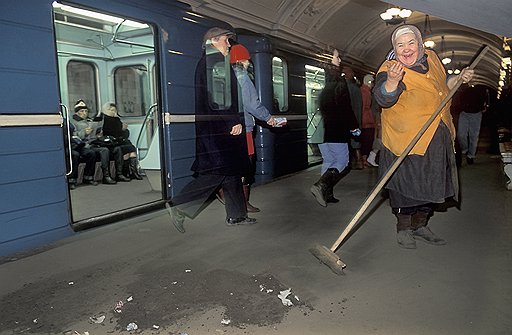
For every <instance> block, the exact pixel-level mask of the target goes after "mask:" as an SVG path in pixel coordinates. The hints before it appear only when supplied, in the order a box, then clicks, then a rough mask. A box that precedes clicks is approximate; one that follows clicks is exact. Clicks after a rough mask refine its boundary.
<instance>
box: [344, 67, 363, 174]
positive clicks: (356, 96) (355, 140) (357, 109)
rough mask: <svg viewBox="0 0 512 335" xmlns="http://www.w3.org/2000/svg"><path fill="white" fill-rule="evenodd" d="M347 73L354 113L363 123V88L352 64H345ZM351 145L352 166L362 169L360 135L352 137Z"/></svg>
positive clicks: (359, 121) (345, 72)
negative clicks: (358, 83) (361, 88)
mask: <svg viewBox="0 0 512 335" xmlns="http://www.w3.org/2000/svg"><path fill="white" fill-rule="evenodd" d="M342 72H343V74H344V75H345V80H346V81H347V87H348V92H349V93H350V104H351V105H352V110H353V111H354V115H355V116H356V120H357V124H358V125H361V123H362V119H363V115H362V109H363V100H362V97H361V90H360V88H359V86H358V85H357V82H356V78H355V74H354V70H353V69H352V68H351V67H350V66H347V65H345V66H343V70H342ZM350 146H351V147H352V151H353V156H354V157H353V161H352V167H353V168H354V169H356V170H361V169H362V168H363V167H364V164H363V157H362V155H361V139H360V137H358V136H356V137H352V138H351V139H350Z"/></svg>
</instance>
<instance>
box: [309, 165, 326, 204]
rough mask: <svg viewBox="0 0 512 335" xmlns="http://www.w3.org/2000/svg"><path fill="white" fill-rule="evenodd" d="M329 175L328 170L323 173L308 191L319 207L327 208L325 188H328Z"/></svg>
mask: <svg viewBox="0 0 512 335" xmlns="http://www.w3.org/2000/svg"><path fill="white" fill-rule="evenodd" d="M330 176H331V173H330V172H329V170H327V171H325V173H324V174H323V175H322V176H321V177H320V179H318V181H317V182H316V183H314V184H313V186H311V188H310V189H309V190H310V191H311V193H313V195H314V196H315V199H316V201H317V202H318V203H319V204H320V206H323V207H327V201H326V196H327V188H328V187H329V178H330Z"/></svg>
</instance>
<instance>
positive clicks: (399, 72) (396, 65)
mask: <svg viewBox="0 0 512 335" xmlns="http://www.w3.org/2000/svg"><path fill="white" fill-rule="evenodd" d="M387 73H388V79H387V80H386V82H385V83H384V88H385V89H386V91H387V92H388V93H391V92H394V91H395V90H396V89H397V87H398V84H399V83H400V80H402V79H403V78H404V66H403V65H402V63H400V62H393V63H392V64H391V66H389V67H388V72H387Z"/></svg>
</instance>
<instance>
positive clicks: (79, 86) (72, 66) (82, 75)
mask: <svg viewBox="0 0 512 335" xmlns="http://www.w3.org/2000/svg"><path fill="white" fill-rule="evenodd" d="M66 76H67V90H68V94H67V95H68V103H69V106H68V107H69V110H71V111H72V110H73V106H74V104H75V102H76V101H78V100H80V99H82V100H84V101H85V103H86V104H87V106H88V107H89V117H94V116H95V115H96V114H97V112H98V103H97V101H98V97H97V94H96V92H97V88H96V71H95V68H94V64H92V63H89V62H84V61H74V60H72V61H69V62H68V64H67V66H66Z"/></svg>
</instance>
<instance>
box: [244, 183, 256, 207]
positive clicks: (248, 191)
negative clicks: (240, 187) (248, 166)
mask: <svg viewBox="0 0 512 335" xmlns="http://www.w3.org/2000/svg"><path fill="white" fill-rule="evenodd" d="M244 195H245V206H246V207H247V212H248V213H258V212H260V209H259V208H258V207H254V206H253V205H251V204H250V203H249V197H250V196H251V186H250V185H244Z"/></svg>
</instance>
